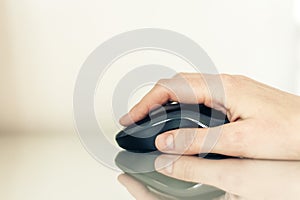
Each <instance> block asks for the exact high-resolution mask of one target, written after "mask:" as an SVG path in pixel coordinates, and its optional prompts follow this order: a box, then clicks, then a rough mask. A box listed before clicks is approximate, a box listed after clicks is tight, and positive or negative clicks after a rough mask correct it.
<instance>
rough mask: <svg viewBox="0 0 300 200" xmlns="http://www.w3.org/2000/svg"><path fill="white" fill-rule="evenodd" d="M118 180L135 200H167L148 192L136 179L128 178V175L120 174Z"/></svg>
mask: <svg viewBox="0 0 300 200" xmlns="http://www.w3.org/2000/svg"><path fill="white" fill-rule="evenodd" d="M118 180H119V182H120V183H121V184H122V185H124V186H125V187H126V189H127V190H128V192H129V193H130V194H131V195H132V196H133V197H134V198H135V199H137V200H142V199H143V200H167V198H164V197H162V196H159V195H157V194H154V193H153V192H151V191H149V189H148V188H147V187H146V186H145V185H143V184H142V183H140V182H139V181H137V180H136V179H134V178H132V177H130V176H129V175H126V174H121V175H120V176H119V177H118Z"/></svg>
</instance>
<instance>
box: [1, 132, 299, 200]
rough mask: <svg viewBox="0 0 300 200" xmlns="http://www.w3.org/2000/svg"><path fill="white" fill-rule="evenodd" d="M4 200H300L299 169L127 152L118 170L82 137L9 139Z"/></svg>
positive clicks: (4, 143)
mask: <svg viewBox="0 0 300 200" xmlns="http://www.w3.org/2000/svg"><path fill="white" fill-rule="evenodd" d="M0 159H1V165H0V188H1V189H0V190H1V192H0V199H7V200H17V199H23V200H24V199H30V200H35V199H45V200H48V199H73V200H74V199H125V200H126V199H143V200H154V199H255V200H257V199H272V200H274V199H275V200H277V199H284V200H288V199H299V198H300V162H297V161H270V160H251V159H234V158H228V159H205V158H200V157H197V156H182V157H178V156H172V155H163V154H135V153H129V152H124V151H120V152H119V153H118V154H117V155H115V158H113V159H114V160H115V162H116V166H117V167H118V168H119V170H116V169H111V168H109V167H106V166H104V165H103V164H101V163H99V162H98V161H96V160H95V159H94V158H93V157H92V156H91V155H90V154H89V153H88V152H87V151H86V150H85V149H84V147H83V146H82V144H81V143H80V140H79V139H78V137H77V135H76V134H74V135H73V136H70V137H58V136H53V137H51V136H49V137H42V136H40V137H36V136H26V137H25V136H23V137H14V136H7V135H6V136H2V137H1V139H0Z"/></svg>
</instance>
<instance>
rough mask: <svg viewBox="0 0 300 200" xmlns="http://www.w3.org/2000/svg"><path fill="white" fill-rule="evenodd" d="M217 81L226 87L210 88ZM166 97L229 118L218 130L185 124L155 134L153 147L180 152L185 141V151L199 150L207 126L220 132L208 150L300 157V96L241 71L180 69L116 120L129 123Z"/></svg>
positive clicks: (192, 152)
mask: <svg viewBox="0 0 300 200" xmlns="http://www.w3.org/2000/svg"><path fill="white" fill-rule="evenodd" d="M220 80H221V81H222V84H223V88H224V91H221V90H220V88H217V89H216V90H213V89H211V88H213V86H214V82H215V81H216V82H217V81H220ZM207 83H208V84H207ZM223 88H222V89H223ZM212 90H213V91H212ZM168 101H178V102H181V103H198V104H202V103H203V104H205V105H206V106H208V107H212V108H215V109H218V110H221V111H222V112H224V113H226V114H227V116H228V118H229V120H230V122H231V123H228V124H225V125H223V126H221V129H220V127H215V128H205V129H202V128H200V129H188V128H186V129H178V130H172V131H168V132H166V133H163V134H161V135H159V136H158V137H157V138H156V146H157V148H158V149H159V150H160V151H162V152H166V153H173V154H179V153H182V150H183V148H184V147H186V144H190V145H189V147H188V148H186V150H185V151H184V154H197V153H200V152H202V145H203V143H204V140H205V138H206V136H207V134H208V133H209V130H214V129H215V130H217V129H220V131H221V135H220V137H219V138H218V140H217V142H216V144H215V146H214V148H213V149H212V151H211V153H220V154H225V155H231V156H241V157H248V158H264V159H297V160H299V159H300V133H299V132H300V131H299V130H300V98H299V97H298V96H295V95H292V94H289V93H286V92H283V91H280V90H278V89H275V88H272V87H269V86H267V85H264V84H262V83H259V82H256V81H254V80H252V79H249V78H247V77H244V76H234V75H223V74H222V75H203V74H193V73H181V74H178V75H176V76H175V77H173V78H171V79H164V80H161V81H159V82H158V83H157V84H156V85H155V87H154V88H153V89H152V90H151V91H150V92H149V93H148V94H147V95H145V97H144V98H143V99H142V100H141V101H140V102H139V103H138V104H137V105H135V106H134V107H133V108H132V109H131V110H130V112H129V113H128V114H126V115H125V116H123V117H122V118H121V119H120V123H121V124H122V125H129V124H131V123H133V122H136V121H138V120H140V119H142V118H143V117H145V116H146V115H147V114H148V113H149V111H150V110H151V109H153V108H155V107H157V106H158V105H163V104H164V103H166V102H168ZM191 135H192V136H193V137H191ZM194 136H195V137H194Z"/></svg>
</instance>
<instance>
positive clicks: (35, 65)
mask: <svg viewBox="0 0 300 200" xmlns="http://www.w3.org/2000/svg"><path fill="white" fill-rule="evenodd" d="M299 25H300V0H285V1H282V0H247V1H241V0H226V1H219V0H210V1H204V0H189V1H179V0H164V1H161V0H152V1H140V0H127V1H117V0H110V1H103V0H97V1H96V0H86V1H79V0H72V1H71V0H52V1H50V0H26V1H17V0H1V1H0V152H1V153H0V157H1V160H0V162H1V163H0V165H1V168H0V179H1V180H5V182H3V185H2V186H1V188H2V189H3V186H5V187H6V189H7V188H8V187H9V189H7V190H6V194H7V195H8V196H7V197H10V198H2V199H18V198H20V199H24V196H26V195H25V194H27V196H29V197H31V198H29V199H35V198H32V197H33V196H36V195H37V196H36V199H51V198H53V199H58V197H61V195H62V194H64V195H65V196H64V195H62V196H64V197H66V198H67V197H68V198H69V197H71V196H69V195H70V193H69V192H67V190H68V189H69V190H70V191H71V189H70V188H68V187H67V188H65V185H67V184H68V183H69V182H68V181H69V180H71V182H73V183H74V182H76V181H75V178H74V177H76V180H77V178H78V180H81V181H82V184H79V185H77V186H76V187H75V188H77V189H76V190H75V189H74V188H73V189H74V191H73V189H72V191H73V193H72V195H73V196H72V197H73V199H74V198H76V197H77V198H78V199H79V198H84V197H87V196H85V195H83V194H82V195H80V194H79V193H78V191H79V189H82V188H85V187H86V185H85V184H83V182H85V181H89V182H90V183H94V184H91V185H93V187H92V189H87V188H85V190H87V191H89V192H91V191H93V192H95V193H96V192H97V190H98V187H96V185H97V184H98V182H97V180H101V179H103V177H104V179H105V177H108V176H109V175H110V173H111V172H109V171H105V173H101V172H99V171H97V169H96V161H93V159H92V158H90V157H89V156H88V155H87V153H86V152H85V151H84V149H83V148H82V147H81V145H80V142H79V140H78V138H77V136H76V131H75V128H74V120H73V108H72V103H73V99H72V98H73V90H74V84H75V81H76V76H77V74H78V72H79V70H80V67H81V65H82V64H83V62H84V61H85V59H86V58H87V57H88V55H89V54H90V53H91V52H92V51H93V50H94V49H95V48H96V47H97V46H98V45H100V44H101V43H102V42H104V41H106V40H107V39H109V38H111V37H112V36H114V35H117V34H120V33H122V32H125V31H130V30H133V29H138V28H145V27H150V28H152V27H153V28H163V29H170V30H174V31H177V32H179V33H182V34H184V35H186V36H188V37H189V38H191V39H192V40H194V41H196V42H197V43H198V44H199V45H200V46H202V47H203V48H204V50H205V51H206V52H207V53H208V55H209V56H210V57H211V58H212V60H213V61H214V62H215V65H216V66H217V68H218V70H219V72H220V73H221V72H222V73H229V74H243V75H246V76H249V77H251V78H254V79H256V80H258V81H261V82H264V83H266V84H269V85H271V86H274V87H276V88H279V89H282V90H285V91H288V92H291V93H294V94H300V81H299V80H300V79H299V77H300V68H299V63H300V53H299V52H300V28H299ZM160 59H161V60H158V61H157V62H154V63H156V64H160V63H161V62H167V61H165V60H164V59H171V58H170V57H168V56H165V57H164V56H161V57H160ZM131 62H132V63H134V59H133V60H131V61H126V63H127V65H130V63H131ZM168 62H170V63H172V61H170V60H169V61H168ZM179 63H180V62H179ZM112 76H113V75H112ZM107 87H108V88H109V87H110V86H109V85H108V86H107ZM112 89H113V88H112ZM137 98H138V97H137ZM100 114H102V113H100ZM103 114H105V113H103ZM113 134H114V133H113ZM20 138H21V139H20ZM36 138H46V139H41V140H39V139H38V140H37V139H36ZM47 138H64V139H62V140H56V139H55V140H51V141H50V140H48V139H47ZM78 149H80V150H78ZM74 152H75V153H74ZM45 154H46V156H45ZM28 155H29V156H28ZM58 155H59V156H58ZM45 158H46V159H45ZM66 158H67V160H68V162H67V161H66ZM54 162H55V163H56V165H53V163H54ZM24 163H27V164H24ZM28 163H29V164H28ZM30 163H33V164H30ZM41 163H43V164H41ZM91 163H93V164H91ZM64 164H65V165H64ZM78 166H81V167H82V168H81V169H77V168H76V169H75V168H74V167H78ZM91 166H94V168H93V167H91ZM85 168H88V170H87V172H86V173H87V174H86V175H88V177H85V176H83V175H82V176H80V177H77V176H78V171H80V170H84V169H85ZM93 169H94V171H93ZM51 170H52V171H51ZM53 170H54V171H53ZM103 170H104V169H103ZM1 172H2V173H1ZM34 172H36V173H37V175H36V176H32V173H34ZM49 172H51V173H49ZM94 172H95V173H94ZM26 173H27V174H28V175H27V176H25V175H24V174H26ZM45 174H47V176H45ZM95 174H96V175H95ZM52 176H53V177H56V176H59V177H60V178H61V179H60V180H59V181H57V180H56V179H54V178H53V177H52ZM64 176H69V177H73V179H72V178H71V179H68V178H64ZM20 177H21V178H20ZM22 177H23V178H22ZM51 177H52V179H53V180H52V182H53V183H51V181H50V182H49V179H51ZM29 179H30V180H31V181H32V179H33V183H34V186H35V187H39V188H43V189H44V190H41V191H43V192H40V193H38V194H37V193H36V189H34V188H33V189H30V188H29V187H31V186H30V184H28V180H29ZM96 179H97V180H96ZM40 180H43V181H40ZM107 180H108V179H107ZM29 183H30V182H29ZM33 183H32V184H33ZM50 183H51V184H50ZM49 184H50V185H49ZM111 184H113V183H111ZM0 185H1V183H0ZM106 185H107V187H108V186H110V183H109V182H108V183H107V184H106ZM102 186H103V185H102ZM5 187H4V188H5ZM103 187H105V186H103ZM16 188H19V189H16ZM20 188H23V189H20ZM45 188H46V189H45ZM51 188H52V189H53V191H56V192H57V191H58V192H60V193H59V194H60V195H53V193H51V194H52V196H51V195H50V196H49V194H50V191H52V189H51ZM7 191H10V192H7ZM75 191H77V192H75ZM107 191H109V190H107ZM0 193H1V192H0ZM16 193H18V194H19V195H16ZM28 193H29V194H30V195H31V196H30V195H28ZM120 194H121V195H123V199H124V198H125V196H126V194H127V193H126V194H125V191H121V189H120ZM2 195H3V193H2ZM98 195H99V196H100V197H101V195H100V194H98ZM96 196H97V195H96ZM13 197H14V198H13ZM46 197H47V198H46ZM55 197H56V198H55ZM90 197H92V196H90ZM95 199H96V198H95Z"/></svg>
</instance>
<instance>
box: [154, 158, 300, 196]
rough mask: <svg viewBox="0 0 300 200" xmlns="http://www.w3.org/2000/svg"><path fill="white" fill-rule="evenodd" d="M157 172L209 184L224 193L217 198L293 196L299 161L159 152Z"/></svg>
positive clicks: (298, 181)
mask: <svg viewBox="0 0 300 200" xmlns="http://www.w3.org/2000/svg"><path fill="white" fill-rule="evenodd" d="M155 168H156V170H158V171H159V172H160V173H162V174H164V175H166V176H170V177H172V178H176V179H180V180H184V181H189V182H195V183H202V184H206V185H212V186H215V187H217V188H220V189H222V190H224V191H226V192H227V193H226V194H225V196H223V197H222V198H220V199H272V200H277V199H278V200H279V199H297V197H299V196H300V191H299V184H300V163H299V162H296V161H268V160H252V159H223V160H208V159H202V158H199V157H195V156H181V157H180V158H179V159H178V156H174V155H161V156H159V157H158V158H157V159H156V161H155Z"/></svg>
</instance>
